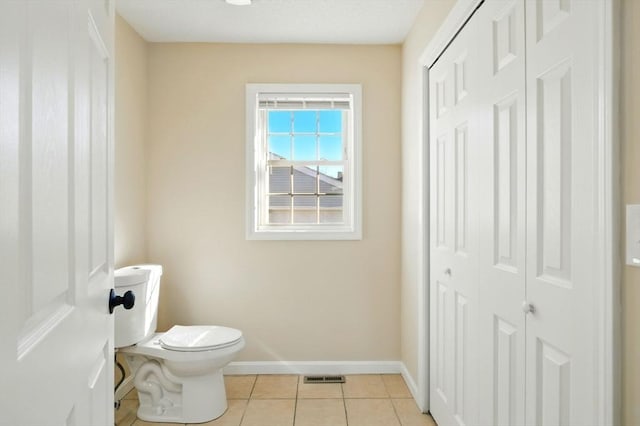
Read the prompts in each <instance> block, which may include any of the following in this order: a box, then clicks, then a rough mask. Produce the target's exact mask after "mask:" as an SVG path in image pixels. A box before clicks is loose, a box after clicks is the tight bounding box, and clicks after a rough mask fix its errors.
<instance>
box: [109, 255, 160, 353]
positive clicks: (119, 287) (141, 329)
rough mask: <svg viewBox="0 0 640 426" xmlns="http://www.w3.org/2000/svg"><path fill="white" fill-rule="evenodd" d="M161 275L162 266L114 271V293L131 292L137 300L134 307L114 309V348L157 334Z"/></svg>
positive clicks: (131, 267) (146, 266)
mask: <svg viewBox="0 0 640 426" xmlns="http://www.w3.org/2000/svg"><path fill="white" fill-rule="evenodd" d="M161 276H162V266H161V265H133V266H127V267H124V268H120V269H117V270H116V271H115V273H114V285H115V291H116V294H117V295H118V296H122V295H123V294H124V293H125V292H127V291H128V290H131V291H132V292H133V294H134V295H135V297H136V303H135V305H134V306H133V308H131V309H129V310H125V309H123V308H122V307H117V308H116V309H115V310H114V316H115V318H114V322H115V341H114V346H115V347H116V348H122V347H125V346H131V345H134V344H136V343H139V342H142V341H144V340H146V338H147V337H149V336H150V335H151V334H153V333H154V332H155V331H156V328H157V325H158V296H159V293H160V277H161Z"/></svg>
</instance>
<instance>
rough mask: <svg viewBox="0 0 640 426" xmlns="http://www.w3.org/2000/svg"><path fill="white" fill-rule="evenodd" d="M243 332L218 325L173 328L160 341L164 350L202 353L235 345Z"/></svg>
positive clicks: (177, 326)
mask: <svg viewBox="0 0 640 426" xmlns="http://www.w3.org/2000/svg"><path fill="white" fill-rule="evenodd" d="M240 339H242V332H241V331H240V330H236V329H235V328H230V327H221V326H216V325H191V326H182V325H176V326H173V327H172V328H171V329H170V330H169V331H167V332H166V333H164V334H162V336H161V337H160V338H159V339H158V341H159V343H160V346H161V347H162V348H163V349H166V350H170V351H180V352H201V351H210V350H213V349H222V348H226V347H228V346H232V345H235V344H236V343H238V342H239V341H240Z"/></svg>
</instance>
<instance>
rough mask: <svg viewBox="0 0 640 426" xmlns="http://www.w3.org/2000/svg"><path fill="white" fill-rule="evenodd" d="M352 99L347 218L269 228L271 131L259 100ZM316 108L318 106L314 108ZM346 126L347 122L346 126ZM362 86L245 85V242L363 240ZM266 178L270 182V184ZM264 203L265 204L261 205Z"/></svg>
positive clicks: (347, 147) (347, 150) (345, 190)
mask: <svg viewBox="0 0 640 426" xmlns="http://www.w3.org/2000/svg"><path fill="white" fill-rule="evenodd" d="M336 94H341V95H348V96H349V97H350V98H351V109H350V110H348V111H349V112H348V114H349V115H350V117H351V120H349V122H348V127H347V129H346V130H347V137H345V138H344V139H343V141H344V142H343V143H344V144H345V146H344V147H343V150H344V153H345V155H346V156H347V158H346V161H345V165H344V171H343V173H344V174H343V176H344V178H343V179H344V180H343V183H344V187H343V193H344V195H343V204H342V205H343V214H344V219H345V220H344V223H340V224H329V223H327V224H265V223H262V221H261V217H264V215H265V211H268V205H267V203H268V201H266V200H267V197H266V193H265V190H266V188H267V185H268V180H267V179H268V178H267V168H268V165H267V155H268V153H267V152H265V151H266V150H265V148H266V142H265V141H264V139H263V138H262V136H263V135H264V134H266V129H258V125H259V123H260V122H261V121H260V119H259V114H261V110H260V108H259V99H260V98H261V97H265V96H267V97H268V96H270V95H274V96H275V95H287V96H292V97H296V96H298V97H300V96H303V97H304V96H322V95H325V96H329V95H334V96H335V95H336ZM311 110H313V108H311ZM345 124H346V123H344V122H343V128H344V126H345ZM361 160H362V87H361V85H359V84H247V85H246V238H247V239H248V240H361V239H362V166H361V162H362V161H361ZM265 180H267V181H266V182H265ZM260 201H262V202H260Z"/></svg>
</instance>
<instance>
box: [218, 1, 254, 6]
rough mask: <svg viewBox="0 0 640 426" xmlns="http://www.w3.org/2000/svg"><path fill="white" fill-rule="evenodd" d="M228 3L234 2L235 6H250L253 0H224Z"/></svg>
mask: <svg viewBox="0 0 640 426" xmlns="http://www.w3.org/2000/svg"><path fill="white" fill-rule="evenodd" d="M224 1H225V2H227V4H232V5H234V6H249V5H251V0H224Z"/></svg>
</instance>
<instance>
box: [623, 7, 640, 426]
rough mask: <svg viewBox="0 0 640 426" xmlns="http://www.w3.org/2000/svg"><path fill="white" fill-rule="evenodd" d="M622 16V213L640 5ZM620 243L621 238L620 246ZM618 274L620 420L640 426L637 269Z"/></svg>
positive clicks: (638, 190)
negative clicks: (620, 357)
mask: <svg viewBox="0 0 640 426" xmlns="http://www.w3.org/2000/svg"><path fill="white" fill-rule="evenodd" d="M622 16H623V18H622V34H621V36H622V37H621V39H622V53H621V56H622V64H621V65H622V81H621V94H622V96H621V108H620V111H621V132H620V133H621V140H622V167H623V173H622V180H623V184H622V203H623V206H622V209H623V213H624V205H625V204H640V120H639V119H638V114H639V113H640V82H639V81H638V70H639V69H640V26H639V25H638V22H640V2H639V1H636V0H624V1H623V2H622ZM623 228H624V226H623ZM624 241H625V240H624V237H623V238H622V243H623V244H624ZM623 247H624V246H623ZM623 253H624V251H623ZM622 272H623V282H622V340H623V351H622V352H623V357H622V358H623V359H622V407H623V409H622V411H623V413H622V414H623V415H622V418H623V423H624V424H625V425H629V426H631V425H640V326H639V324H640V269H639V268H634V267H629V266H625V267H623V271H622Z"/></svg>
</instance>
